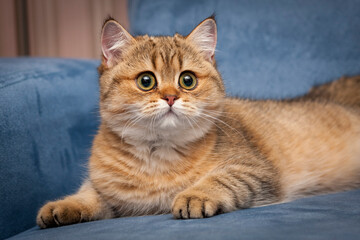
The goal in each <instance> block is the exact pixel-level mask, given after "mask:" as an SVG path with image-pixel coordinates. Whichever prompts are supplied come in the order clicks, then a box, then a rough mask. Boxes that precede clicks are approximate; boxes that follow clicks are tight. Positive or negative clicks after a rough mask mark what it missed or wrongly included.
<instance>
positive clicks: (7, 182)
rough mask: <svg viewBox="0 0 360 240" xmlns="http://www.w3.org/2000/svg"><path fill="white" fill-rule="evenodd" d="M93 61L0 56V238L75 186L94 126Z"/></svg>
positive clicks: (82, 171) (82, 173)
mask: <svg viewBox="0 0 360 240" xmlns="http://www.w3.org/2000/svg"><path fill="white" fill-rule="evenodd" d="M98 64H99V61H89V60H86V61H81V60H71V59H61V60H60V59H36V58H17V59H6V58H0V193H1V194H0V209H1V210H0V212H1V214H0V239H3V238H5V237H8V236H11V235H14V234H16V233H18V232H20V231H23V230H26V229H28V228H30V227H33V226H34V225H35V217H36V213H37V211H38V209H39V208H40V206H41V205H42V204H44V202H45V201H48V200H54V199H56V198H58V197H61V196H63V195H65V194H69V193H72V192H74V191H76V190H77V188H78V187H79V185H80V183H81V179H82V178H83V177H84V176H85V174H86V163H87V159H88V156H89V153H90V147H91V142H92V138H93V136H94V135H95V133H96V129H97V126H98V114H97V112H98V109H97V108H98V74H97V71H96V67H97V65H98Z"/></svg>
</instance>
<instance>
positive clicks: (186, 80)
mask: <svg viewBox="0 0 360 240" xmlns="http://www.w3.org/2000/svg"><path fill="white" fill-rule="evenodd" d="M183 82H184V84H185V85H186V86H188V87H190V86H191V85H192V83H193V79H192V77H191V76H189V75H186V76H184V78H183Z"/></svg>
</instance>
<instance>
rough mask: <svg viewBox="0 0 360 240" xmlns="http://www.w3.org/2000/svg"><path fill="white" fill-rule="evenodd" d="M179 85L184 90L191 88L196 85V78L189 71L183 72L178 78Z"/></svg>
mask: <svg viewBox="0 0 360 240" xmlns="http://www.w3.org/2000/svg"><path fill="white" fill-rule="evenodd" d="M179 85H180V87H182V88H184V89H186V90H193V89H194V88H195V87H196V85H197V79H196V77H195V75H194V74H193V73H191V72H183V73H181V75H180V78H179Z"/></svg>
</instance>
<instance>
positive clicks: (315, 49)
mask: <svg viewBox="0 0 360 240" xmlns="http://www.w3.org/2000/svg"><path fill="white" fill-rule="evenodd" d="M129 4H130V15H129V16H130V22H131V31H132V33H133V34H135V35H139V34H151V35H173V34H174V33H175V32H179V33H180V34H183V35H187V34H189V33H190V31H191V30H192V29H193V28H194V27H195V26H196V25H197V24H198V23H199V22H200V21H202V20H203V19H205V18H207V17H209V16H210V15H212V14H213V13H214V12H215V14H216V19H217V23H218V45H217V51H216V53H215V58H216V60H217V63H218V67H219V70H220V72H221V73H222V76H223V78H224V81H225V83H226V89H227V92H228V93H229V94H231V95H237V96H242V97H249V98H274V99H280V98H287V97H295V96H298V95H301V94H304V93H305V92H306V91H307V90H308V89H309V88H310V87H312V86H313V85H317V84H321V83H324V82H328V81H331V80H334V79H336V78H339V77H341V76H343V75H357V74H360V44H359V42H360V31H359V29H360V14H359V12H360V4H359V1H356V0H352V1H351V0H350V1H342V0H316V1H314V0H292V1H288V0H272V1H266V0H221V1H219V0H198V1H192V0H183V1H176V0H152V1H146V0H133V1H129Z"/></svg>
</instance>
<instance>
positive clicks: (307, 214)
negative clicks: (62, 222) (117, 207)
mask: <svg viewBox="0 0 360 240" xmlns="http://www.w3.org/2000/svg"><path fill="white" fill-rule="evenodd" d="M359 199H360V190H354V191H349V192H343V193H336V194H328V195H323V196H316V197H310V198H304V199H299V200H297V201H294V202H289V203H284V204H277V205H271V206H265V207H259V208H252V209H245V210H238V211H235V212H231V213H226V214H221V215H218V216H215V217H212V218H205V219H194V220H192V219H191V220H175V219H173V218H172V216H171V215H159V216H144V217H126V218H117V219H109V220H101V221H94V222H88V223H81V224H75V225H69V226H64V227H58V228H51V229H44V230H41V229H39V228H38V227H34V228H32V229H30V230H28V231H25V232H23V233H20V234H18V235H16V236H14V237H12V238H10V239H11V240H27V239H37V240H42V239H44V240H48V239H53V240H56V239H59V240H62V239H63V240H69V239H77V240H81V239H84V240H88V239H132V240H137V239H139V240H143V239H153V240H161V239H164V240H165V239H173V240H175V239H176V240H180V239H199V240H204V239H206V240H212V239H222V240H227V239H254V240H255V239H256V240H261V239H264V240H268V239H277V240H281V239H284V240H289V239H293V240H294V239H299V240H304V239H316V240H330V239H339V240H340V239H343V240H358V239H359V236H360V227H359V226H360V201H359Z"/></svg>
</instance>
